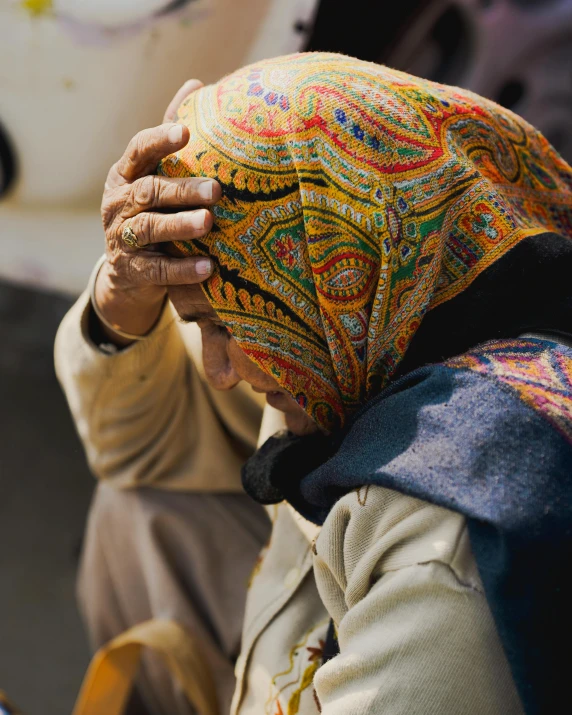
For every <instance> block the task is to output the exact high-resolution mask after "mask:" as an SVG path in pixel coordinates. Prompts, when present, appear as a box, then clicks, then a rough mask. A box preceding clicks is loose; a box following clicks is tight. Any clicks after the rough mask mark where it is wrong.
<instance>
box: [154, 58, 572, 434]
mask: <svg viewBox="0 0 572 715" xmlns="http://www.w3.org/2000/svg"><path fill="white" fill-rule="evenodd" d="M179 121H180V122H182V123H184V124H186V125H187V126H188V127H189V128H190V133H191V140H190V142H189V144H188V145H187V146H186V147H185V148H184V149H183V150H181V151H180V152H178V153H177V154H175V155H173V156H171V157H169V158H167V159H166V160H165V161H164V162H163V163H162V165H161V167H160V169H159V170H160V172H161V173H163V174H165V175H168V176H188V175H198V176H208V177H212V178H216V179H217V180H218V181H219V182H220V183H221V185H222V187H223V194H224V196H223V199H222V200H221V201H220V203H219V204H218V206H217V207H216V208H215V210H214V212H215V228H214V229H213V231H212V232H211V233H210V235H209V236H208V237H207V238H206V239H203V240H201V241H195V242H193V243H178V244H176V245H177V247H178V249H179V250H180V251H182V252H183V253H186V254H187V253H190V254H193V255H198V254H200V255H205V254H209V255H210V256H212V257H213V258H214V259H215V263H216V264H217V270H216V271H215V274H214V275H213V277H212V278H211V279H210V280H209V281H208V282H207V284H206V285H205V287H204V288H205V292H206V295H207V297H208V299H209V301H210V302H211V304H212V306H213V308H214V309H215V310H216V312H217V313H218V314H219V316H220V318H221V319H222V320H223V321H224V322H225V324H226V325H227V326H228V328H229V330H230V331H231V333H232V334H233V336H234V337H235V339H236V340H237V341H238V343H239V345H240V347H241V348H242V350H243V351H244V352H245V353H246V354H247V355H248V356H249V357H250V358H251V359H252V360H253V361H254V362H255V363H256V364H258V365H259V366H260V367H261V368H262V369H263V370H264V371H265V372H267V373H269V374H271V375H272V376H273V377H275V378H276V380H277V381H278V383H279V384H280V385H281V386H282V387H283V388H285V389H286V390H287V391H288V392H289V393H290V394H291V395H292V396H293V397H294V398H295V399H296V400H297V401H298V403H299V404H301V405H302V406H303V407H304V408H305V409H306V411H307V412H308V413H309V414H310V415H311V416H312V417H313V418H314V419H315V420H316V422H317V423H318V424H319V425H321V426H322V427H324V428H326V429H328V430H331V429H333V428H336V427H340V426H342V425H343V424H344V423H345V422H346V421H347V418H348V417H349V416H350V415H351V414H352V413H354V412H355V410H356V408H357V407H358V406H360V405H362V404H364V402H367V401H368V400H370V399H371V398H372V397H373V396H374V395H375V394H377V393H378V392H379V391H380V389H381V388H383V387H384V386H385V385H387V383H388V381H389V380H390V378H391V377H392V376H394V375H395V373H396V371H397V370H398V368H399V366H400V363H401V362H402V360H403V358H404V356H405V353H406V351H407V349H408V347H409V346H410V343H411V341H412V339H413V338H414V336H415V334H416V332H417V331H418V329H419V328H420V326H421V324H422V321H423V320H424V318H425V316H426V314H427V313H428V311H432V310H433V309H435V308H436V307H437V306H440V305H441V304H443V303H445V302H446V301H450V300H451V299H453V298H455V297H456V296H459V295H460V294H462V293H463V292H464V291H466V290H467V288H468V287H470V286H471V284H472V283H473V282H474V281H475V279H477V277H478V276H479V275H480V274H482V273H483V272H485V271H486V269H487V268H489V267H490V266H491V265H492V264H494V263H495V262H497V261H499V259H501V258H502V257H503V256H505V255H506V254H507V252H508V251H510V250H511V249H512V248H513V247H515V246H516V245H517V244H519V243H520V242H522V241H524V240H525V239H527V238H528V237H531V236H538V235H540V234H545V233H547V232H553V233H556V234H560V235H561V236H564V237H566V238H571V237H572V170H571V169H570V167H569V166H568V165H567V164H566V163H565V162H564V161H563V160H562V159H561V158H560V156H559V155H558V154H557V153H556V152H555V151H554V150H553V149H552V147H551V146H550V145H549V144H548V142H547V141H546V140H545V139H544V137H543V136H542V135H541V134H540V133H539V132H537V131H536V130H535V129H534V128H533V127H531V126H530V125H528V124H527V123H526V122H525V121H524V120H522V119H520V118H519V117H517V116H516V115H514V114H512V113H511V112H509V111H507V110H505V109H502V108H501V107H499V106H497V105H496V104H494V103H492V102H490V101H487V100H485V99H482V98H481V97H478V96H476V95H474V94H472V93H470V92H467V91H464V90H460V89H457V88H454V87H446V86H442V85H439V84H436V83H433V82H428V81H424V80H420V79H417V78H415V77H411V76H409V75H407V74H404V73H402V72H398V71H395V70H391V69H388V68H386V67H382V66H377V65H374V64H370V63H366V62H361V61H359V60H355V59H352V58H349V57H344V56H341V55H333V54H324V53H310V54H300V55H293V56H289V57H282V58H278V59H273V60H268V61H265V62H261V63H259V64H257V65H253V66H250V67H247V68H245V69H242V70H239V71H238V72H236V73H234V74H232V75H230V76H228V77H226V78H225V79H223V80H221V81H220V82H219V83H218V84H215V85H213V86H210V87H206V88H204V89H202V90H200V91H199V92H197V93H195V94H193V95H191V96H190V97H189V98H188V99H187V100H186V101H185V102H184V104H183V105H182V106H181V108H180V109H179ZM505 337H508V336H505Z"/></svg>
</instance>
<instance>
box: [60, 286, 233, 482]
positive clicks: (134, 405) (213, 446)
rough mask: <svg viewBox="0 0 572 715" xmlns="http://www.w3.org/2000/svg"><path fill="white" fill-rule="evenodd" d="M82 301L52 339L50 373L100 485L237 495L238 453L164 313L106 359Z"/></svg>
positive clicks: (170, 318) (83, 299) (167, 313)
mask: <svg viewBox="0 0 572 715" xmlns="http://www.w3.org/2000/svg"><path fill="white" fill-rule="evenodd" d="M89 311H90V307H89V301H88V298H87V296H86V295H83V296H82V297H81V298H80V299H79V300H78V301H77V303H76V304H75V305H74V306H73V307H72V309H71V310H70V312H69V313H68V315H67V316H66V317H65V318H64V320H63V322H62V324H61V326H60V329H59V331H58V335H57V338H56V346H55V357H56V371H57V374H58V378H59V380H60V383H61V385H62V387H63V389H64V392H65V394H66V397H67V399H68V403H69V406H70V409H71V412H72V415H73V418H74V420H75V423H76V426H77V430H78V432H79V435H80V437H81V439H82V442H83V444H84V447H85V450H86V455H87V458H88V461H89V464H90V466H91V468H92V470H93V472H94V474H95V475H96V476H97V477H98V478H100V479H109V480H112V482H113V484H114V485H115V486H117V487H132V486H137V485H153V486H160V487H163V488H167V489H185V490H186V489H198V490H204V491H220V490H222V491H237V490H239V489H240V475H239V472H240V465H241V463H242V461H243V459H244V448H243V447H242V446H241V445H238V444H237V443H236V441H235V440H232V439H230V438H229V436H228V434H227V433H226V430H225V428H224V426H223V425H222V424H221V422H220V420H219V418H218V415H217V414H216V413H215V411H214V409H213V408H212V406H211V402H210V400H209V397H208V395H207V393H206V388H205V386H204V385H203V383H202V381H201V379H200V377H199V375H198V372H197V370H196V369H195V367H194V365H193V363H192V361H191V360H190V358H189V356H188V353H187V350H186V347H185V345H184V343H183V340H182V338H181V335H180V332H179V329H178V326H177V324H176V323H175V322H174V320H173V316H172V314H171V311H170V308H169V307H167V308H166V310H165V313H164V314H163V315H162V316H161V318H160V320H159V323H158V324H157V325H156V327H155V328H154V330H153V331H152V333H151V334H150V335H149V336H148V337H146V338H145V339H144V340H142V341H139V342H136V343H133V344H132V345H131V346H129V347H127V348H125V349H124V350H122V351H119V352H118V353H116V354H114V355H106V354H105V353H103V352H102V351H101V350H99V349H98V347H97V346H96V345H94V344H93V343H92V342H91V340H90V336H89V331H88V320H89Z"/></svg>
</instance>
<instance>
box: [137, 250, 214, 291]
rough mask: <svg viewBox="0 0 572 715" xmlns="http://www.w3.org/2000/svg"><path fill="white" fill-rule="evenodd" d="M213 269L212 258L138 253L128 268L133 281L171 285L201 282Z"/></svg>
mask: <svg viewBox="0 0 572 715" xmlns="http://www.w3.org/2000/svg"><path fill="white" fill-rule="evenodd" d="M212 269H213V263H212V261H211V259H210V258H203V257H197V258H195V257H189V258H169V257H168V256H153V255H150V254H148V253H147V254H145V255H143V254H141V253H136V254H134V255H133V256H132V259H131V261H130V263H129V269H128V270H129V271H130V273H131V275H130V279H131V280H132V281H133V283H139V284H141V283H148V284H153V285H158V286H171V285H189V284H192V283H200V282H201V281H204V280H206V279H207V278H208V277H209V276H210V275H211V273H212Z"/></svg>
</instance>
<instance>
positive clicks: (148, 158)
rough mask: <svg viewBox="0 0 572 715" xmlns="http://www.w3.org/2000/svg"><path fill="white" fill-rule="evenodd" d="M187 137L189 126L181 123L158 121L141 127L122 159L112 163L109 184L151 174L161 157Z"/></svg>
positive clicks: (187, 139) (179, 145)
mask: <svg viewBox="0 0 572 715" xmlns="http://www.w3.org/2000/svg"><path fill="white" fill-rule="evenodd" d="M188 141H189V130H188V129H187V127H185V126H183V125H182V124H161V125H160V126H159V127H153V128H152V129H144V130H143V131H141V132H139V133H138V134H136V135H135V136H134V137H133V139H132V140H131V141H130V142H129V145H128V147H127V149H126V150H125V153H124V154H123V156H122V157H121V159H119V161H118V162H117V163H116V164H114V166H113V167H112V169H111V172H110V176H109V177H108V184H109V185H111V186H113V185H120V184H125V183H131V182H133V181H135V180H136V179H139V178H141V177H142V176H145V175H147V174H154V173H155V169H156V168H157V164H158V163H159V162H160V161H161V159H164V158H165V157H166V156H168V155H169V154H172V153H173V152H175V151H178V150H179V149H182V148H183V147H184V146H185V145H186V143H187V142H188Z"/></svg>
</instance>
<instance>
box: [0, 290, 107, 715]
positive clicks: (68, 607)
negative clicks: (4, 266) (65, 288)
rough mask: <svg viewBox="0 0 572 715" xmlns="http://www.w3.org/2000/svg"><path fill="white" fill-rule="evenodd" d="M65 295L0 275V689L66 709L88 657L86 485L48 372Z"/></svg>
mask: <svg viewBox="0 0 572 715" xmlns="http://www.w3.org/2000/svg"><path fill="white" fill-rule="evenodd" d="M69 305H70V300H69V299H67V298H63V297H60V296H54V295H47V294H44V293H39V292H35V291H31V290H28V289H24V288H19V287H14V286H10V285H8V284H6V283H2V282H0V345H1V347H0V689H3V690H5V691H6V692H7V693H8V694H9V696H10V697H11V699H13V700H14V701H15V702H16V703H17V704H18V705H19V706H20V707H21V708H22V710H23V711H24V713H25V714H26V715H68V714H69V713H70V712H71V710H72V707H73V702H74V699H75V696H76V694H77V691H78V688H79V685H80V683H81V679H82V676H83V674H84V671H85V668H86V665H87V663H88V660H89V655H88V650H87V645H86V641H85V637H84V634H83V629H82V625H81V622H80V619H79V616H78V613H77V609H76V606H75V596H74V587H75V583H74V581H75V572H76V568H77V560H78V554H79V549H80V545H81V538H82V532H83V526H84V521H85V517H86V512H87V508H88V504H89V499H90V495H91V492H92V489H93V479H92V477H91V475H90V474H89V471H88V469H87V466H86V463H85V460H84V456H83V451H82V448H81V445H80V443H79V440H78V438H77V436H76V434H75V430H74V427H73V424H72V421H71V418H70V416H69V413H68V409H67V405H66V403H65V400H64V398H63V395H62V393H61V391H60V389H59V385H58V383H57V381H56V377H55V374H54V369H53V357H52V352H53V342H54V335H55V332H56V330H57V327H58V324H59V322H60V320H61V318H62V317H63V315H64V313H65V312H66V310H67V309H68V307H69Z"/></svg>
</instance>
